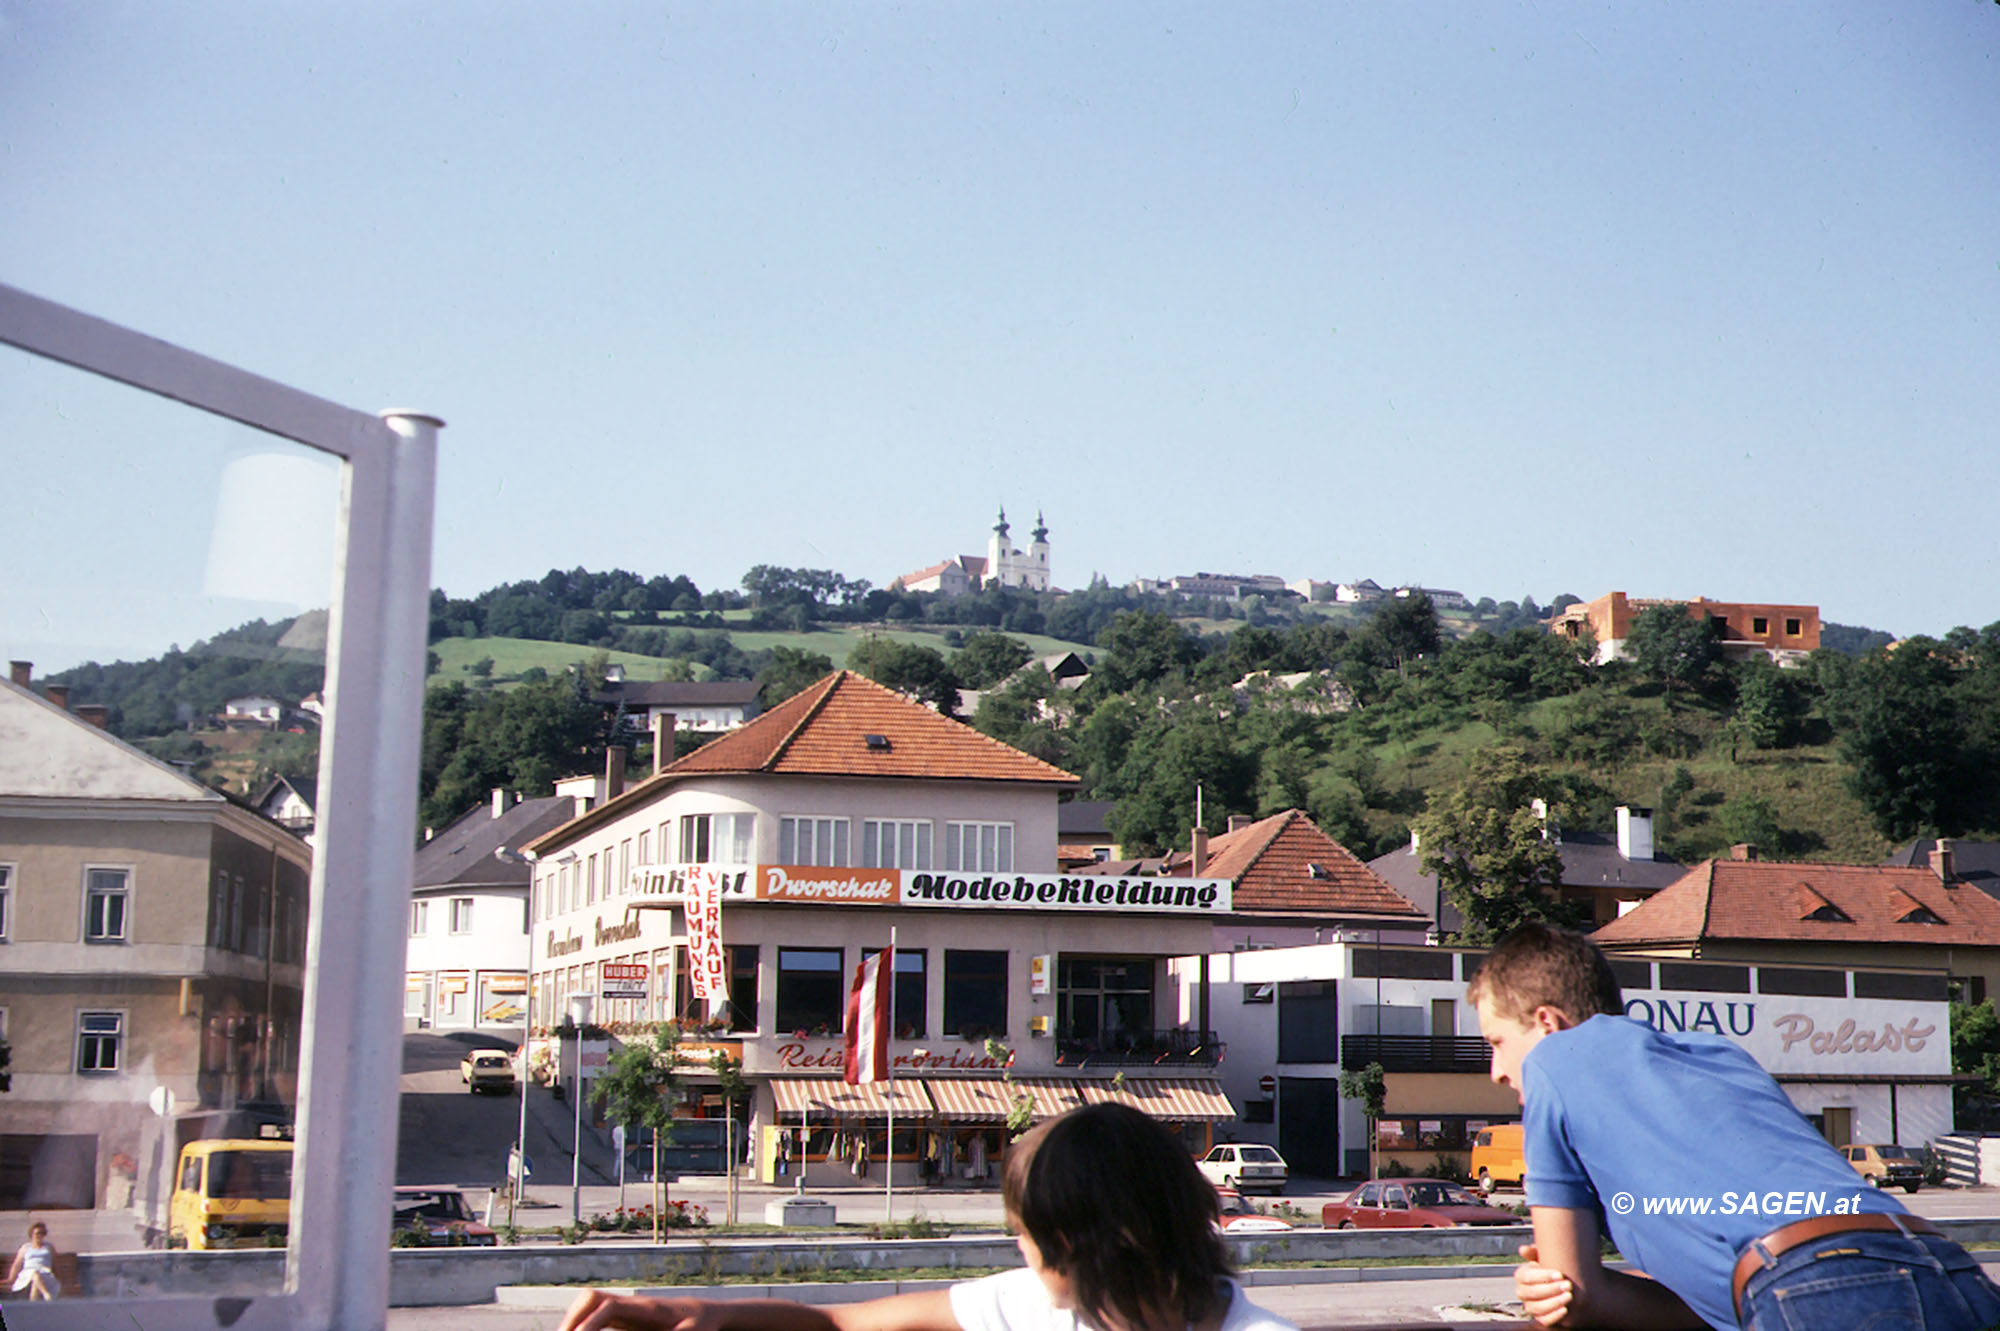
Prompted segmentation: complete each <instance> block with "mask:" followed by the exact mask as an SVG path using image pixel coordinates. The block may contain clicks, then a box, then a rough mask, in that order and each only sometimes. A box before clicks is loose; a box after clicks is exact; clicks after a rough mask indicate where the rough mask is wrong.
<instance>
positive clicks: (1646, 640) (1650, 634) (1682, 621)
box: [1625, 603, 1722, 706]
mask: <svg viewBox="0 0 2000 1331" xmlns="http://www.w3.org/2000/svg"><path fill="white" fill-rule="evenodd" d="M1625 654H1626V655H1627V656H1629V657H1630V658H1631V659H1632V663H1633V665H1634V666H1636V667H1637V668H1638V670H1639V673H1640V674H1642V675H1644V676H1646V677H1647V678H1648V679H1651V680H1654V681H1657V682H1658V684H1659V685H1660V687H1661V688H1662V689H1663V690H1665V692H1666V695H1667V704H1668V706H1672V705H1673V702H1674V697H1675V693H1676V691H1677V690H1680V689H1693V690H1699V689H1700V688H1701V687H1702V686H1703V685H1704V684H1706V683H1707V682H1708V677H1709V672H1710V671H1711V670H1713V669H1714V668H1715V664H1716V662H1717V661H1719V660H1720V659H1721V657H1722V648H1721V645H1720V639H1719V637H1718V636H1717V630H1716V627H1715V623H1714V621H1713V620H1711V619H1710V618H1709V617H1708V616H1707V615H1690V614H1689V613H1688V608H1687V606H1685V605H1681V604H1678V603H1669V604H1664V605H1650V606H1647V607H1646V608H1645V609H1644V610H1641V611H1640V612H1639V616H1638V618H1637V619H1635V620H1633V621H1632V628H1631V631H1630V632H1628V633H1627V634H1626V636H1625Z"/></svg>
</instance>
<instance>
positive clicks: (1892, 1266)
mask: <svg viewBox="0 0 2000 1331" xmlns="http://www.w3.org/2000/svg"><path fill="white" fill-rule="evenodd" d="M1466 996H1467V997H1468V998H1469V999H1470V1000H1471V1001H1472V1002H1473V1003H1474V1004H1475V1005H1476V1006H1477V1008H1478V1011H1479V1028H1480V1033H1481V1034H1482V1036H1483V1037H1484V1038H1485V1040H1486V1042H1487V1044H1488V1045H1490V1046H1491V1048H1492V1051H1493V1072H1492V1075H1493V1080H1494V1081H1496V1082H1498V1083H1500V1084H1501V1085H1504V1086H1511V1087H1513V1088H1514V1091H1515V1093H1516V1094H1518V1095H1519V1096H1520V1097H1521V1106H1522V1113H1521V1118H1522V1125H1523V1130H1522V1144H1523V1150H1524V1152H1525V1155H1526V1158H1527V1170H1528V1178H1527V1182H1526V1184H1525V1190H1526V1193H1527V1199H1528V1214H1529V1218H1530V1220H1531V1221H1532V1222H1533V1224H1534V1228H1535V1241H1534V1243H1533V1244H1532V1245H1531V1246H1527V1247H1524V1248H1522V1250H1521V1256H1522V1258H1523V1259H1524V1260H1523V1262H1522V1264H1521V1265H1520V1266H1519V1267H1517V1268H1516V1269H1515V1272H1514V1286H1515V1290H1516V1292H1517V1293H1518V1294H1519V1296H1520V1298H1521V1303H1522V1306H1523V1308H1524V1309H1525V1310H1526V1311H1527V1313H1528V1315H1529V1316H1531V1317H1533V1318H1534V1319H1535V1320H1536V1321H1537V1322H1539V1323H1541V1324H1542V1325H1544V1326H1557V1325H1560V1326H1564V1327H1617V1328H1621V1329H1623V1331H1645V1328H1654V1327H1662V1328H1700V1327H1704V1326H1713V1327H1721V1328H1728V1327H1739V1326H1740V1327H1743V1328H1751V1329H1753V1331H1796V1329H1800V1328H1814V1329H1815V1331H1818V1329H1821V1328H1826V1329H1829V1331H1830V1329H1831V1328H1836V1327H1859V1326H1864V1325H1865V1326H1870V1327H1882V1328H1889V1327H1895V1328H1930V1329H1932V1331H1936V1329H1939V1328H1949V1329H1950V1331H1984V1329H1986V1328H1991V1327H1994V1326H1996V1325H2000V1289H1996V1288H1995V1287H1994V1285H1993V1283H1992V1282H1991V1281H1989V1280H1988V1279H1987V1278H1986V1276H1985V1275H1984V1274H1983V1273H1982V1272H1981V1271H1980V1269H1979V1267H1978V1264H1977V1263H1976V1262H1974V1261H1973V1259H1972V1258H1971V1257H1970V1256H1969V1255H1968V1254H1967V1253H1966V1252H1965V1251H1964V1249H1962V1248H1960V1247H1959V1246H1958V1245H1957V1244H1955V1243H1952V1242H1950V1241H1949V1240H1947V1239H1945V1238H1943V1237H1942V1236H1940V1235H1939V1234H1938V1232H1937V1230H1936V1229H1935V1228H1934V1227H1933V1226H1932V1225H1931V1224H1930V1223H1929V1222H1928V1221H1926V1220H1924V1219H1922V1218H1921V1217H1919V1216H1912V1215H1909V1214H1907V1213H1906V1212H1905V1211H1904V1210H1903V1208H1902V1206H1901V1205H1900V1204H1899V1203H1898V1202H1896V1201H1895V1200H1894V1199H1892V1198H1890V1197H1889V1196H1887V1195H1886V1194H1884V1193H1882V1192H1880V1191H1878V1190H1876V1189H1874V1188H1871V1187H1868V1186H1867V1185H1866V1184H1865V1183H1864V1182H1863V1180H1862V1179H1861V1178H1860V1177H1859V1176H1858V1175H1857V1174H1856V1173H1855V1172H1854V1170H1853V1169H1852V1168H1850V1167H1849V1165H1848V1164H1847V1162H1846V1161H1845V1160H1843V1159H1842V1158H1841V1157H1840V1155H1839V1154H1838V1153H1837V1152H1835V1151H1834V1150H1833V1148H1832V1147H1831V1146H1829V1145H1828V1144H1827V1143H1826V1141H1825V1140H1824V1139H1822V1138H1821V1137H1820V1135H1819V1133H1818V1132H1816V1131H1815V1130H1814V1129H1813V1127H1812V1125H1811V1124H1809V1123H1808V1122H1806V1120H1805V1119H1804V1118H1803V1117H1802V1116H1801V1115H1800V1114H1799V1112H1798V1110H1797V1109H1796V1108H1794V1107H1793V1105H1792V1103H1791V1101H1790V1100H1789V1099H1788V1098H1786V1096H1785V1093H1784V1092H1783V1091H1782V1090H1780V1089H1779V1088H1778V1085H1777V1083H1776V1082H1774V1081H1772V1080H1771V1078H1770V1076H1769V1074H1767V1073H1766V1072H1765V1071H1764V1070H1763V1069H1762V1068H1761V1067H1759V1066H1758V1064H1757V1062H1756V1060H1754V1059H1752V1058H1751V1057H1750V1055H1749V1054H1747V1053H1745V1052H1744V1051H1743V1050H1742V1048H1740V1047H1739V1046H1737V1045H1736V1044H1735V1043H1733V1042H1731V1041H1729V1040H1726V1039H1723V1038H1722V1037H1720V1036H1711V1035H1702V1034H1679V1033H1676V1034H1673V1035H1667V1034H1663V1033H1661V1032H1659V1031H1656V1030H1654V1029H1653V1028H1652V1027H1651V1026H1649V1025H1647V1024H1645V1023H1644V1022H1639V1021H1632V1020H1628V1019H1627V1018H1626V1017H1625V1016H1623V1013H1624V1002H1623V999H1622V997H1621V995H1620V993H1619V989H1618V981H1617V978H1616V977H1615V976H1614V975H1613V974H1612V973H1611V966H1610V963H1609V962H1608V961H1607V960H1606V959H1605V957H1604V954H1603V953H1602V952H1600V951H1599V950H1598V949H1597V948H1596V947H1595V946H1594V945H1593V944H1591V943H1590V942H1589V941H1588V940H1586V939H1584V938H1581V937H1578V936H1577V935H1575V934H1568V933H1562V932H1559V931H1556V930H1551V929H1546V928H1542V927H1540V926H1529V927H1527V928H1523V929H1519V930H1516V931H1515V932H1513V933H1511V934H1509V935H1508V936H1507V937H1506V938H1504V939H1502V940H1501V941H1500V943H1499V944H1498V945H1497V946H1496V947H1495V948H1494V949H1493V951H1492V952H1491V953H1489V954H1488V955H1487V957H1486V959H1485V961H1483V962H1482V963H1481V965H1480V969H1479V973H1478V974H1477V975H1476V976H1475V977H1474V978H1473V980H1472V983H1471V984H1470V985H1469V986H1468V988H1467V995H1466ZM1607 1230H1608V1232H1609V1234H1610V1237H1611V1240H1612V1242H1613V1243H1614V1244H1615V1245H1616V1246H1617V1248H1618V1250H1619V1252H1620V1253H1621V1254H1622V1255H1623V1256H1624V1257H1626V1258H1627V1259H1628V1260H1629V1261H1630V1262H1631V1263H1632V1265H1633V1266H1634V1267H1635V1268H1637V1270H1636V1271H1635V1272H1633V1273H1626V1272H1619V1271H1610V1270H1607V1269H1605V1267H1604V1266H1603V1264H1602V1262H1601V1261H1600V1259H1599V1253H1600V1249H1599V1236H1600V1235H1601V1234H1602V1233H1604V1232H1606V1231H1607ZM1641 1273H1643V1274H1641ZM1877 1319H1879V1320H1877Z"/></svg>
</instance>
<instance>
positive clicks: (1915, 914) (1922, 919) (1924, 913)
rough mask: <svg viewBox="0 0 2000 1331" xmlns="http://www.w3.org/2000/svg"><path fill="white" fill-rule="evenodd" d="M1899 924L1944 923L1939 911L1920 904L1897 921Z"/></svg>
mask: <svg viewBox="0 0 2000 1331" xmlns="http://www.w3.org/2000/svg"><path fill="white" fill-rule="evenodd" d="M1896 923H1898V924H1943V923H1944V921H1943V920H1941V919H1939V918H1938V917H1937V913H1936V912H1935V911H1933V910H1932V909H1931V908H1930V907H1928V906H1919V907H1917V908H1916V909H1915V910H1913V911H1911V912H1910V913H1909V914H1908V915H1905V916H1903V917H1901V918H1900V919H1898V920H1897V921H1896Z"/></svg>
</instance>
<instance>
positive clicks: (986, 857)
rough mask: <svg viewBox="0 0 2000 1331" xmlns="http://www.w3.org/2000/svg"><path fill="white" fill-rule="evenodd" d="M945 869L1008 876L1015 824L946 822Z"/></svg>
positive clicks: (1012, 862) (1012, 864) (1011, 863)
mask: <svg viewBox="0 0 2000 1331" xmlns="http://www.w3.org/2000/svg"><path fill="white" fill-rule="evenodd" d="M944 867H945V868H946V869H947V870H950V869H963V870H966V871H968V872H974V873H1007V872H1010V871H1012V869H1013V868H1014V824H1012V823H946V824H945V825H944Z"/></svg>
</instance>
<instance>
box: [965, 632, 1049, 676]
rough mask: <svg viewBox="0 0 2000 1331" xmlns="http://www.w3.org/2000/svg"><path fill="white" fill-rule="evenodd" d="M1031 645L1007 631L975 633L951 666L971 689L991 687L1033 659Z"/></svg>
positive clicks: (968, 638) (967, 639) (968, 639)
mask: <svg viewBox="0 0 2000 1331" xmlns="http://www.w3.org/2000/svg"><path fill="white" fill-rule="evenodd" d="M1034 655H1035V654H1034V652H1033V651H1032V650H1031V649H1030V648H1029V646H1028V644H1027V643H1025V642H1022V641H1021V640H1020V639H1018V638H1010V637H1008V636H1007V635H1006V634H1004V633H974V634H972V635H970V636H968V637H967V638H966V640H965V645H964V646H963V647H961V648H960V649H959V652H958V655H956V656H954V657H952V658H951V668H952V669H953V670H954V671H955V672H957V674H958V677H959V679H960V680H961V681H962V682H963V683H964V685H965V687H966V688H968V689H990V688H992V687H993V686H994V685H995V684H998V683H999V682H1000V681H1001V680H1003V679H1006V678H1007V677H1008V676H1009V675H1012V674H1013V673H1014V672H1015V671H1016V670H1019V669H1020V668H1021V667H1022V666H1024V665H1026V664H1028V662H1029V661H1031V660H1033V659H1034Z"/></svg>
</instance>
